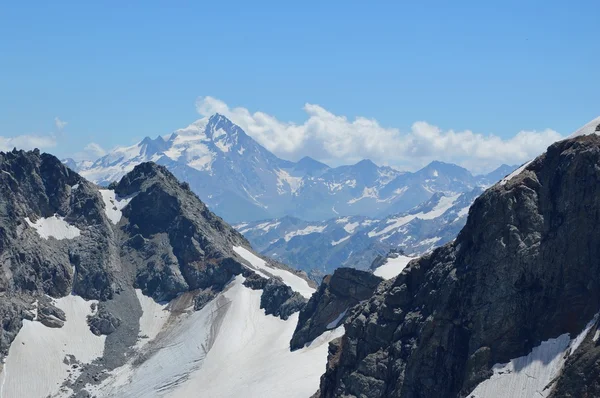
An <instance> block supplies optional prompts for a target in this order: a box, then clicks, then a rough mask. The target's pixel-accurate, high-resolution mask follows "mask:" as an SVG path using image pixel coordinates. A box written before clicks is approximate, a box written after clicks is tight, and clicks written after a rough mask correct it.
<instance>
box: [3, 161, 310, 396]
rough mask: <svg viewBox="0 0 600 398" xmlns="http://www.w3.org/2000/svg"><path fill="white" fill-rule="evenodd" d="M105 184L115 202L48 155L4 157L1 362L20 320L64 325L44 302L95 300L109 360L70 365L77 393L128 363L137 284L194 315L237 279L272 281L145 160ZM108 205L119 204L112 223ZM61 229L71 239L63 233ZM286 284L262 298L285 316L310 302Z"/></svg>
mask: <svg viewBox="0 0 600 398" xmlns="http://www.w3.org/2000/svg"><path fill="white" fill-rule="evenodd" d="M111 188H112V189H113V190H114V194H115V195H116V197H115V201H114V202H113V203H109V200H107V199H106V193H107V192H104V191H102V192H101V191H99V188H98V187H97V186H95V185H94V184H91V183H90V182H88V181H86V180H85V179H83V178H82V177H80V176H79V175H78V174H77V173H75V172H73V171H71V170H69V169H68V168H67V167H65V165H63V164H62V163H61V162H60V161H59V160H58V159H56V158H55V157H53V156H51V155H47V154H40V153H39V151H31V152H24V151H13V152H9V153H2V152H0V192H2V195H1V197H0V317H1V319H2V322H1V323H0V360H2V359H3V358H4V356H5V355H7V353H8V349H9V347H10V345H11V343H12V341H13V340H14V339H15V337H16V335H17V333H18V332H19V330H20V329H21V327H22V325H23V319H27V320H29V321H35V322H41V323H43V324H44V325H45V326H47V327H52V328H60V327H64V324H65V322H68V321H69V319H67V316H65V313H64V312H63V311H62V310H60V309H59V308H57V307H56V306H55V305H54V304H53V302H54V301H53V300H52V299H51V298H49V297H52V298H61V297H64V296H67V295H69V294H73V295H77V296H81V297H83V298H85V299H93V300H99V304H97V305H96V304H94V306H95V308H93V311H95V312H93V315H92V316H90V317H89V318H88V325H89V328H90V330H91V332H92V333H94V334H96V335H106V339H105V347H104V353H103V356H102V357H101V358H99V359H97V360H95V361H94V362H93V363H89V364H78V362H77V361H78V359H77V358H71V359H70V361H72V362H73V363H74V364H77V366H78V373H77V375H78V376H77V377H76V378H73V379H70V380H65V384H64V385H63V387H64V388H71V389H72V390H73V391H74V392H73V396H76V397H79V396H85V394H87V392H85V391H83V390H82V387H83V386H84V385H85V384H86V383H92V384H95V383H96V384H97V383H99V382H100V381H102V380H103V378H105V377H107V375H106V371H110V370H111V369H115V368H116V367H119V366H122V365H123V364H124V363H125V362H126V361H127V360H128V359H129V358H128V354H130V353H131V352H132V349H133V348H132V347H134V345H135V344H136V342H137V339H138V332H139V330H140V323H139V320H140V317H141V315H142V308H141V306H140V302H139V300H138V298H137V297H136V292H135V291H134V289H135V288H139V289H141V290H142V291H143V293H144V294H145V295H148V296H150V297H152V298H154V299H155V300H157V301H162V300H169V299H172V298H174V297H176V296H178V295H180V294H181V293H185V297H186V300H188V301H187V302H188V304H189V305H187V306H186V309H187V308H190V306H191V305H193V308H194V309H196V310H198V309H201V308H202V307H203V306H204V305H205V304H206V303H207V302H208V301H210V300H211V299H213V298H214V297H215V296H216V295H217V294H218V293H220V292H221V291H222V290H223V289H224V288H225V286H226V285H227V284H228V283H229V282H230V281H231V280H232V278H234V277H235V276H237V275H243V276H245V277H248V278H249V283H254V284H255V285H256V284H257V283H258V285H256V286H260V288H262V289H266V285H267V280H266V279H265V280H264V282H263V281H257V280H254V279H252V276H253V275H254V272H253V271H252V270H251V269H250V268H248V267H250V266H251V265H250V264H249V263H247V261H246V260H244V259H243V258H241V257H240V256H238V254H237V253H236V252H235V251H234V250H233V247H234V246H242V247H246V248H249V247H250V245H249V243H248V242H247V241H246V239H245V238H244V237H243V236H242V235H241V234H240V233H239V232H237V231H236V230H235V229H233V228H232V227H230V226H229V225H227V224H226V223H225V222H224V221H223V220H222V219H221V218H219V217H217V216H215V215H214V214H213V213H212V212H211V211H209V210H208V208H207V207H206V205H204V203H202V202H201V201H200V200H199V199H198V197H197V196H196V195H195V194H194V193H192V192H191V191H190V189H189V186H188V185H187V184H182V183H179V182H178V181H177V179H176V178H175V177H174V176H173V175H172V174H171V173H170V172H169V171H168V170H167V169H166V168H165V167H162V166H158V165H156V164H153V163H143V164H140V165H138V166H136V167H135V168H134V169H133V170H132V171H131V172H130V173H129V174H127V175H126V176H125V177H124V178H123V179H122V180H121V181H120V182H119V183H118V184H113V185H112V186H111ZM110 195H112V193H111V194H110ZM105 200H106V203H105ZM122 200H126V202H124V203H121V202H119V201H122ZM127 201H128V202H127ZM115 202H119V203H121V204H120V205H119V206H121V208H122V216H120V215H119V214H117V216H116V218H115V215H114V212H115V211H117V212H118V209H119V207H117V205H116V204H115ZM119 217H120V218H119ZM48 223H50V224H48ZM52 223H55V224H52ZM56 223H58V224H56ZM40 225H42V226H40ZM56 225H59V227H58V229H59V230H60V229H61V228H67V230H69V231H73V230H75V231H77V233H73V234H72V235H69V236H68V237H66V235H65V236H63V235H61V234H63V232H64V231H63V232H60V231H58V230H57V229H56V228H57V227H56ZM57 231H58V232H57ZM270 265H271V266H273V267H280V268H285V267H284V266H283V265H278V264H275V263H272V262H270ZM299 276H302V275H299ZM284 287H285V288H284V289H282V288H280V287H279V282H278V283H277V284H275V285H273V284H272V285H271V287H270V290H269V291H268V292H267V294H266V295H265V297H268V299H266V301H265V302H266V303H267V305H266V306H267V307H268V308H269V311H270V313H273V314H274V315H276V316H281V317H282V318H284V319H285V318H287V317H289V316H290V314H291V313H293V312H296V311H298V310H299V309H300V308H301V307H302V306H303V305H304V303H305V300H304V299H303V298H302V297H297V294H296V293H293V292H292V294H290V292H291V289H290V292H288V290H287V289H289V287H287V286H285V285H284ZM282 298H283V300H281V299H282ZM65 363H66V362H65ZM69 364H70V362H69ZM74 377H75V376H74Z"/></svg>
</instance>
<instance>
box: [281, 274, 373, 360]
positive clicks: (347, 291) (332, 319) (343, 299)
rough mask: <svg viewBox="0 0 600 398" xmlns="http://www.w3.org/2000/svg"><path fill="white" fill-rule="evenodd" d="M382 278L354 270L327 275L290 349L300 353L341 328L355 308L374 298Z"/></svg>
mask: <svg viewBox="0 0 600 398" xmlns="http://www.w3.org/2000/svg"><path fill="white" fill-rule="evenodd" d="M382 281H383V279H382V278H380V277H378V276H375V275H373V274H371V273H369V272H365V271H359V270H356V269H353V268H338V269H337V270H335V272H334V273H333V275H327V276H325V277H324V278H323V282H322V283H321V285H320V286H319V289H318V290H317V292H316V293H315V294H313V296H312V297H311V298H310V300H309V301H308V303H307V305H306V307H304V308H303V309H302V311H300V315H299V318H298V325H297V326H296V330H295V332H294V335H293V336H292V340H291V342H290V347H291V349H292V350H297V349H300V348H302V347H304V346H305V345H306V344H307V343H310V342H311V341H313V340H314V339H315V338H317V337H318V336H320V335H321V334H322V333H323V332H324V331H326V330H328V329H333V328H335V327H337V326H339V325H341V324H342V323H343V322H344V320H345V319H346V317H347V316H348V315H349V314H350V312H351V311H350V310H351V308H352V307H354V306H355V305H357V304H358V303H359V302H361V301H363V300H367V299H368V298H370V297H371V296H372V295H373V292H374V291H375V289H376V288H377V286H378V285H379V284H380V283H381V282H382Z"/></svg>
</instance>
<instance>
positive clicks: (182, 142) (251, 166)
mask: <svg viewBox="0 0 600 398" xmlns="http://www.w3.org/2000/svg"><path fill="white" fill-rule="evenodd" d="M147 161H153V162H156V163H158V164H161V165H164V166H166V167H167V168H168V169H169V170H170V171H171V172H172V173H173V174H174V175H175V176H176V177H177V178H179V179H180V180H182V181H186V182H188V183H189V185H190V187H191V189H192V191H194V192H195V193H197V194H198V195H199V196H200V197H201V198H202V199H203V200H204V201H206V203H207V204H208V206H209V207H210V208H211V210H213V211H214V212H216V213H217V214H219V215H220V216H222V217H223V218H224V219H226V220H227V221H229V222H241V221H255V220H261V219H268V218H277V217H283V216H286V215H289V216H293V217H298V218H301V219H305V220H325V219H329V218H333V217H336V216H338V215H341V216H352V215H364V216H368V217H385V216H387V215H389V214H394V213H399V212H403V211H407V210H409V209H410V208H412V207H414V206H416V205H418V204H420V203H422V202H424V201H426V200H428V199H429V198H430V197H431V196H432V195H433V194H434V193H436V192H444V193H446V194H449V195H450V194H455V193H461V192H468V191H471V190H472V189H474V188H475V187H478V186H489V185H490V184H491V183H493V182H495V181H497V178H498V175H499V174H502V175H501V176H500V177H502V176H504V175H506V174H508V173H509V172H510V171H512V169H511V168H510V167H509V166H502V167H500V168H499V169H498V170H496V171H494V172H492V173H490V174H488V175H482V176H473V175H472V174H471V173H470V172H468V171H467V170H465V169H463V168H461V167H458V166H456V165H452V164H446V163H441V162H433V163H431V164H429V165H428V166H427V167H425V168H423V169H421V170H419V171H417V172H415V173H408V172H399V171H397V170H394V169H392V168H390V167H379V166H377V165H375V164H374V163H373V162H371V161H369V160H363V161H361V162H359V163H357V164H355V165H349V166H341V167H336V168H331V167H329V166H327V165H325V164H323V163H320V162H317V161H316V160H314V159H311V158H309V157H305V158H303V159H301V160H300V161H298V162H290V161H287V160H283V159H280V158H278V157H276V156H275V155H273V154H272V153H271V152H269V151H268V150H266V149H265V148H264V147H262V146H261V145H260V144H258V143H257V142H256V141H254V140H253V139H252V138H251V137H250V136H248V135H247V134H246V133H245V132H244V131H243V130H242V129H241V128H240V127H239V126H237V125H235V124H233V123H232V122H231V121H230V120H229V119H227V118H226V117H224V116H222V115H219V114H215V115H213V116H211V117H210V118H203V119H200V120H198V121H196V122H194V123H192V124H191V125H189V126H188V127H186V128H183V129H179V130H177V131H175V132H174V133H173V134H171V135H168V136H166V137H162V136H159V137H157V138H155V139H151V138H149V137H146V138H145V139H144V140H142V141H141V142H139V143H138V144H136V145H133V146H130V147H120V148H116V149H114V150H112V151H111V152H110V153H109V154H107V155H106V156H104V157H102V158H100V159H98V160H96V161H95V162H75V161H73V160H72V159H65V160H64V162H65V164H67V165H68V166H69V167H74V169H75V170H76V171H78V172H79V173H80V174H81V175H82V176H84V177H86V178H87V179H88V180H90V181H93V182H95V183H99V184H108V183H110V182H113V181H116V180H118V179H120V178H121V177H122V176H123V175H125V174H126V173H127V172H129V171H131V170H132V169H133V167H134V166H135V165H137V164H139V163H142V162H147Z"/></svg>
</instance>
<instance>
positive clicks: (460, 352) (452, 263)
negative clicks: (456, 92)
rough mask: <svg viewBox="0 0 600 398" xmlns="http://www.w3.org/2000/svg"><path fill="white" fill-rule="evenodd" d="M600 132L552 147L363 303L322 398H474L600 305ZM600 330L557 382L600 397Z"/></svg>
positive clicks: (560, 388)
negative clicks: (599, 339) (509, 365)
mask: <svg viewBox="0 0 600 398" xmlns="http://www.w3.org/2000/svg"><path fill="white" fill-rule="evenodd" d="M599 165H600V137H598V136H597V135H589V136H580V137H575V138H573V139H569V140H565V141H561V142H558V143H555V144H553V145H552V146H550V147H549V148H548V151H547V152H546V153H545V154H544V155H542V156H540V157H538V158H537V159H536V160H535V161H533V162H532V163H530V164H529V165H528V166H527V167H526V168H525V169H524V171H523V172H521V173H520V174H518V175H517V176H516V177H513V178H512V179H509V180H507V181H504V182H502V183H499V184H496V185H495V186H493V187H492V188H490V189H489V190H488V191H486V192H485V193H484V194H483V195H481V196H480V197H479V198H478V199H477V200H476V201H475V203H474V204H473V206H472V207H471V209H470V211H469V217H468V220H467V223H466V226H465V227H464V229H463V230H462V231H461V233H460V234H459V236H458V237H457V239H456V240H455V241H454V242H452V243H450V244H447V245H445V246H444V247H441V248H439V249H437V250H435V251H434V252H433V253H431V254H429V255H426V256H423V257H422V258H420V259H419V260H416V261H413V262H411V265H410V266H409V267H408V268H407V269H405V270H404V271H403V272H402V273H401V274H400V275H399V276H398V277H397V278H396V279H395V280H392V281H390V282H388V283H387V285H385V286H384V287H383V288H382V289H381V290H379V291H378V292H377V293H376V294H375V295H374V296H373V297H372V298H371V299H370V300H368V301H366V302H364V303H361V304H360V305H359V306H358V307H357V309H356V310H355V311H354V312H353V314H352V316H351V318H350V319H349V320H347V321H346V324H345V326H346V334H345V336H344V337H343V338H341V339H339V340H337V341H336V342H335V343H332V345H331V346H330V355H329V361H328V366H327V371H326V374H325V375H324V376H323V377H322V379H321V388H320V391H319V393H318V395H317V396H319V397H342V396H343V397H370V398H375V397H411V398H412V397H442V398H443V397H464V396H467V395H468V394H469V393H470V392H471V391H472V390H473V389H474V388H475V386H477V385H478V384H479V383H480V382H482V381H483V380H484V379H487V378H488V377H489V376H490V375H491V373H492V372H491V368H492V366H493V365H494V364H496V363H506V362H508V361H509V360H510V359H511V358H517V357H521V356H524V355H527V354H528V353H529V352H531V350H532V348H533V347H535V346H537V345H539V344H540V342H542V341H545V340H548V339H551V338H556V337H558V336H560V335H562V334H564V333H568V334H569V335H570V336H571V338H574V337H575V336H577V335H578V334H579V333H581V332H582V330H583V329H584V327H585V326H586V324H587V323H588V322H589V321H590V320H591V319H592V318H593V317H594V315H595V314H596V313H598V311H599V310H600V229H599V228H598V227H597V226H598V225H599V223H600V166H599ZM595 330H596V326H594V327H592V330H590V332H589V333H588V334H587V337H585V339H584V341H583V343H582V344H581V345H580V346H579V348H578V349H577V350H576V351H575V353H573V355H572V356H571V357H570V358H569V359H568V361H567V364H566V365H565V367H564V368H563V370H562V375H561V376H560V377H559V378H558V380H557V381H556V382H555V383H554V384H553V385H551V386H549V387H548V388H549V389H547V390H545V394H547V393H548V391H550V390H551V389H552V388H554V392H553V394H554V395H553V396H556V397H558V396H561V397H563V396H573V397H575V396H598V395H600V390H599V388H598V383H597V381H592V379H593V378H594V375H597V374H598V366H597V361H598V360H600V350H599V349H598V348H596V344H595V342H593V337H592V336H594V334H595Z"/></svg>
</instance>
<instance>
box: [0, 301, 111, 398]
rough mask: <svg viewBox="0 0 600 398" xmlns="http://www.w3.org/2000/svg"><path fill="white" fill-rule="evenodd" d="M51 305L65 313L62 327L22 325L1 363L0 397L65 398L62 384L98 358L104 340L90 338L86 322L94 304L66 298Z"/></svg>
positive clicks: (35, 324) (94, 337)
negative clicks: (2, 365)
mask: <svg viewBox="0 0 600 398" xmlns="http://www.w3.org/2000/svg"><path fill="white" fill-rule="evenodd" d="M54 304H55V305H56V307H57V308H59V309H61V310H63V311H64V312H65V315H66V318H67V320H66V322H65V323H64V326H63V327H62V328H50V327H47V326H45V325H43V324H42V323H41V322H37V319H34V320H33V321H29V320H25V321H23V327H22V328H21V331H20V332H19V334H18V335H17V338H16V339H15V341H14V342H13V344H12V346H11V349H10V354H9V355H8V357H7V358H6V360H5V363H4V369H3V371H2V373H3V374H2V376H1V377H2V383H1V384H0V397H2V398H12V397H31V398H36V397H40V398H45V397H48V396H50V397H68V396H69V395H70V394H69V391H70V389H69V388H67V387H62V384H63V381H64V380H65V379H67V380H71V381H74V380H75V379H76V378H77V375H78V370H79V368H80V366H81V364H86V363H91V362H92V361H93V360H94V359H96V358H99V357H101V356H102V352H103V350H104V341H105V337H106V336H96V335H94V334H92V332H91V331H90V329H89V326H88V324H87V319H86V317H87V316H88V315H92V313H93V311H92V309H91V305H92V304H97V301H85V300H84V299H82V298H81V297H79V296H73V295H70V296H66V297H62V298H59V299H56V300H54Z"/></svg>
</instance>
